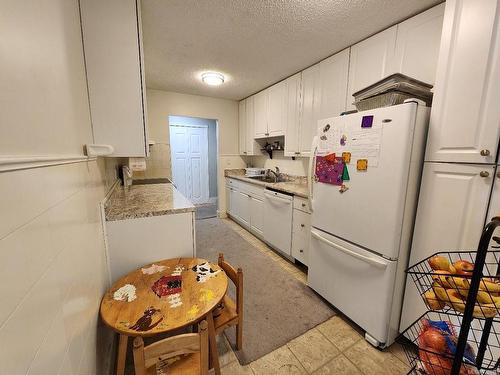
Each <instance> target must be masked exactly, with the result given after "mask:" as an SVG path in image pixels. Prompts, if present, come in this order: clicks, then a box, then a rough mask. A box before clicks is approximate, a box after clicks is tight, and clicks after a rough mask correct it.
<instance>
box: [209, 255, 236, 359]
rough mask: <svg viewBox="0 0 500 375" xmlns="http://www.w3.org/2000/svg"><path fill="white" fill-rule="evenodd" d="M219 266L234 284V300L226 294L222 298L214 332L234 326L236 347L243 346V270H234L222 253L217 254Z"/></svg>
mask: <svg viewBox="0 0 500 375" xmlns="http://www.w3.org/2000/svg"><path fill="white" fill-rule="evenodd" d="M218 264H219V267H220V268H222V269H223V270H224V272H225V273H226V275H227V277H229V279H231V281H232V282H233V283H234V285H235V286H236V302H235V301H234V300H233V299H232V298H231V297H229V296H228V295H227V293H226V295H225V296H224V298H223V299H222V309H221V311H220V314H219V315H217V316H214V325H215V334H216V335H218V334H220V333H222V331H224V330H225V329H226V328H227V327H229V326H236V349H238V350H240V349H241V348H242V346H243V270H242V269H241V268H238V270H237V271H236V270H235V269H234V267H233V266H231V265H230V264H229V263H228V262H226V261H225V260H224V254H222V253H220V254H219V261H218Z"/></svg>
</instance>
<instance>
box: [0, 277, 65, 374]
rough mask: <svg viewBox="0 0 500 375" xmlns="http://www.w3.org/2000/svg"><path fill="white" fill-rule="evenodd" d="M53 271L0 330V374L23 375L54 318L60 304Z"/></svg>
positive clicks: (28, 294) (27, 295)
mask: <svg viewBox="0 0 500 375" xmlns="http://www.w3.org/2000/svg"><path fill="white" fill-rule="evenodd" d="M53 271H54V270H53V269H50V268H49V269H48V270H47V272H46V273H45V274H44V275H43V276H42V277H41V279H40V280H39V281H38V282H37V283H36V284H35V286H34V287H33V289H31V290H30V291H29V292H28V293H27V294H25V295H24V299H23V300H22V302H21V303H20V304H19V305H18V306H17V308H16V310H15V312H14V313H13V314H12V315H11V316H10V317H9V319H8V320H7V321H6V322H5V323H4V325H3V326H1V327H0V347H1V348H2V350H0V373H2V374H9V375H17V374H19V375H21V374H23V375H24V374H26V372H27V371H28V368H29V367H30V365H31V362H32V361H33V359H34V358H35V354H36V352H37V351H38V349H39V347H40V345H41V344H42V342H43V339H44V337H45V335H46V334H47V331H48V330H49V329H50V327H51V324H52V321H53V319H54V318H55V317H56V316H57V311H58V307H60V304H61V301H60V299H59V292H58V290H57V289H56V288H54V284H55V277H54V275H55V273H54V272H53ZM20 276H21V275H20ZM21 277H22V276H21Z"/></svg>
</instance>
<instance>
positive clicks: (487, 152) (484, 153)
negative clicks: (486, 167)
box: [480, 150, 490, 156]
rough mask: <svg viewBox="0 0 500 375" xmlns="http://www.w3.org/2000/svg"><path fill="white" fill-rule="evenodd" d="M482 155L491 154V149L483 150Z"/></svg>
mask: <svg viewBox="0 0 500 375" xmlns="http://www.w3.org/2000/svg"><path fill="white" fill-rule="evenodd" d="M480 154H481V156H490V150H481V152H480Z"/></svg>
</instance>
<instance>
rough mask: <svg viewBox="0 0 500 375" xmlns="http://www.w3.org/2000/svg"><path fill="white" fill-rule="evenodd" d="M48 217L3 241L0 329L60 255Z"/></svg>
mask: <svg viewBox="0 0 500 375" xmlns="http://www.w3.org/2000/svg"><path fill="white" fill-rule="evenodd" d="M48 229H49V224H48V220H47V217H46V215H42V216H38V217H36V218H35V219H34V220H33V221H31V222H29V223H28V224H26V225H25V226H23V227H21V228H20V229H18V230H16V231H15V232H13V233H11V234H10V235H8V236H7V237H5V238H3V239H2V240H0V296H1V301H2V303H0V327H1V325H2V324H3V323H5V320H6V319H7V317H8V316H10V315H11V314H12V313H13V311H14V310H15V308H16V307H17V305H18V304H19V303H20V302H21V300H22V299H23V298H25V297H26V294H27V293H28V292H29V291H30V289H31V288H32V287H33V285H34V284H35V283H36V282H37V281H38V279H39V278H40V277H41V276H42V274H43V273H44V272H45V271H46V270H47V267H48V266H49V265H50V262H51V261H52V260H53V259H54V257H55V256H56V255H57V248H54V247H53V246H51V243H50V236H49V230H48Z"/></svg>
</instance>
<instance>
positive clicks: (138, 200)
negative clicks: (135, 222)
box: [105, 183, 195, 221]
mask: <svg viewBox="0 0 500 375" xmlns="http://www.w3.org/2000/svg"><path fill="white" fill-rule="evenodd" d="M194 211H195V207H194V205H193V204H192V203H191V202H190V201H189V200H188V199H187V198H185V197H184V196H183V195H182V194H181V193H180V192H179V190H177V189H176V188H175V186H174V185H173V184H168V183H167V184H149V185H132V186H130V187H129V188H128V189H125V188H124V187H123V186H118V187H116V188H115V190H114V191H113V193H112V194H111V197H110V198H109V200H108V202H107V203H106V206H105V213H106V221H116V220H127V219H138V218H142V217H151V216H161V215H170V214H177V213H186V212H194Z"/></svg>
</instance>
